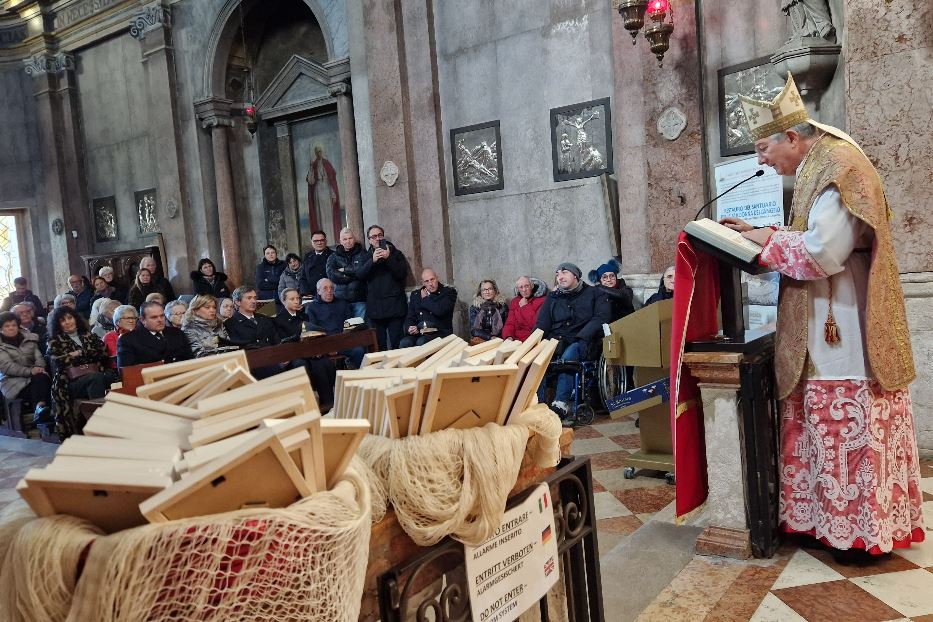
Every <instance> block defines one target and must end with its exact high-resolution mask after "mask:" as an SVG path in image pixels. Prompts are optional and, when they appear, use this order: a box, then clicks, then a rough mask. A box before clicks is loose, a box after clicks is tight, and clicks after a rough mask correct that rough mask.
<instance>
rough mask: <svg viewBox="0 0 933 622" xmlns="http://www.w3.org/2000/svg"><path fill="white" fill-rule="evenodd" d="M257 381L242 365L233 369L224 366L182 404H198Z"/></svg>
mask: <svg viewBox="0 0 933 622" xmlns="http://www.w3.org/2000/svg"><path fill="white" fill-rule="evenodd" d="M255 383H256V379H255V378H253V375H252V374H250V373H249V372H248V371H247V370H245V369H243V368H242V367H240V366H236V367H234V368H233V369H230V368H229V367H228V368H224V369H222V370H221V371H220V372H219V373H218V374H217V376H216V377H214V378H213V379H212V380H211V381H210V382H209V383H207V384H206V385H205V386H203V387H201V388H200V389H198V391H197V392H195V393H194V394H192V395H191V397H188V398H187V399H185V400H184V401H183V402H182V405H184V406H197V404H198V402H200V401H201V400H203V399H206V398H208V397H213V396H215V395H220V394H221V393H223V392H225V391H230V390H232V389H236V388H239V387H245V386H247V385H251V384H255Z"/></svg>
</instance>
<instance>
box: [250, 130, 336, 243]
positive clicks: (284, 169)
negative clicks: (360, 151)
mask: <svg viewBox="0 0 933 622" xmlns="http://www.w3.org/2000/svg"><path fill="white" fill-rule="evenodd" d="M341 129H342V128H341ZM275 137H276V144H277V147H278V154H279V173H280V175H279V180H280V185H281V187H282V211H283V213H284V214H283V215H284V220H285V232H284V233H285V241H286V246H285V250H288V251H289V252H292V253H295V254H297V255H299V256H300V255H301V254H302V253H301V251H302V248H301V236H300V235H299V234H300V229H299V227H298V193H297V192H296V190H295V160H294V158H293V157H292V131H291V125H290V124H289V122H288V121H279V122H278V123H276V124H275ZM341 138H342V137H341ZM344 168H346V165H344ZM267 209H268V208H267Z"/></svg>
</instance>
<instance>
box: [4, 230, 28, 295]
mask: <svg viewBox="0 0 933 622" xmlns="http://www.w3.org/2000/svg"><path fill="white" fill-rule="evenodd" d="M19 252H20V249H19V236H18V235H17V231H16V216H15V215H13V214H0V298H4V297H6V295H7V294H9V293H10V292H11V291H13V279H15V278H16V277H18V276H21V275H22V270H23V266H22V264H21V263H20V255H19Z"/></svg>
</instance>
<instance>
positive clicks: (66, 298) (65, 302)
mask: <svg viewBox="0 0 933 622" xmlns="http://www.w3.org/2000/svg"><path fill="white" fill-rule="evenodd" d="M59 307H68V308H69V309H75V308H76V304H75V297H74V295H73V294H67V293H66V294H59V295H58V296H56V297H55V300H53V301H52V310H53V311H54V310H55V309H58V308H59Z"/></svg>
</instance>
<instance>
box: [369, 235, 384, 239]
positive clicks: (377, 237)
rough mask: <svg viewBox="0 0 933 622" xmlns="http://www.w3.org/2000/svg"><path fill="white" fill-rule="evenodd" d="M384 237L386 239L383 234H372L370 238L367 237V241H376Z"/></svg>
mask: <svg viewBox="0 0 933 622" xmlns="http://www.w3.org/2000/svg"><path fill="white" fill-rule="evenodd" d="M384 237H386V235H385V234H384V233H374V234H372V235H371V236H369V239H370V240H378V239H380V238H384Z"/></svg>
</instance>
